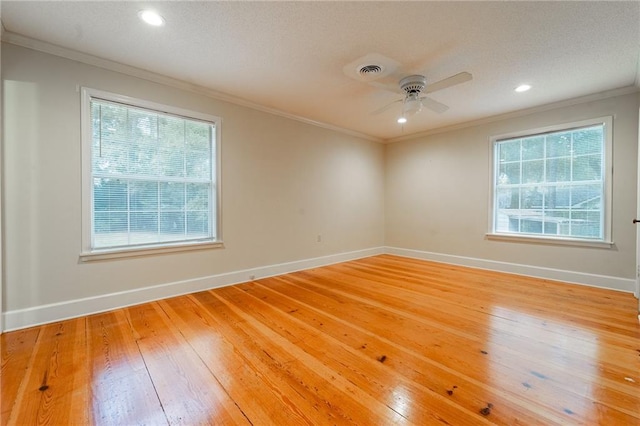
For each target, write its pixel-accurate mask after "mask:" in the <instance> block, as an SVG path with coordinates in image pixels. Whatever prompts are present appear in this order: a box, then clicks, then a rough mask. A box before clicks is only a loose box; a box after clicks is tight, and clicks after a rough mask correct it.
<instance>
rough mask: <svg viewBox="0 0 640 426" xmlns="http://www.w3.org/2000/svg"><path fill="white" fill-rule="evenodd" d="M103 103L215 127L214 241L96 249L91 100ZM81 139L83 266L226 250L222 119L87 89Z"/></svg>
mask: <svg viewBox="0 0 640 426" xmlns="http://www.w3.org/2000/svg"><path fill="white" fill-rule="evenodd" d="M93 98H95V99H99V100H104V101H109V102H116V103H121V104H126V105H129V106H132V107H137V108H143V109H148V110H153V111H157V112H162V113H167V114H171V115H175V116H180V117H184V118H187V119H194V120H201V121H207V122H211V123H214V124H215V126H214V128H215V140H214V143H213V146H212V150H213V153H214V157H215V166H214V167H215V175H214V178H213V188H212V191H213V192H214V194H213V196H212V199H211V202H210V203H209V205H210V208H211V211H210V214H211V215H213V220H211V226H212V227H213V235H214V238H211V239H206V240H198V241H179V242H170V243H157V244H149V245H144V246H131V247H118V248H104V249H102V248H100V249H94V248H93V247H92V226H93V224H92V221H93V190H92V187H93V179H92V175H93V173H92V160H91V154H92V124H91V100H92V99H93ZM80 119H81V138H82V202H81V205H82V250H81V253H80V260H81V261H83V262H88V261H95V260H106V259H114V258H123V257H134V256H148V255H153V254H161V253H171V252H179V251H188V250H202V249H209V248H216V247H223V246H224V244H223V242H222V234H221V230H222V226H221V223H222V221H221V210H222V209H221V204H220V202H221V200H222V196H221V194H222V189H221V186H220V182H221V180H220V177H221V170H220V165H221V161H220V157H221V149H220V145H221V144H220V140H221V139H220V135H221V125H222V119H221V118H220V117H216V116H213V115H209V114H204V113H201V112H196V111H190V110H186V109H183V108H178V107H173V106H169V105H163V104H159V103H156V102H152V101H147V100H142V99H137V98H133V97H130V96H125V95H120V94H116V93H111V92H106V91H103V90H98V89H92V88H88V87H83V88H82V90H81V111H80Z"/></svg>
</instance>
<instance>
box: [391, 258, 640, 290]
mask: <svg viewBox="0 0 640 426" xmlns="http://www.w3.org/2000/svg"><path fill="white" fill-rule="evenodd" d="M385 253H386V254H394V255H397V256H403V257H411V258H414V259H423V260H431V261H434V262H440V263H448V264H452V265H459V266H469V267H472V268H478V269H488V270H491V271H498V272H507V273H510V274H518V275H525V276H529V277H535V278H544V279H548V280H554V281H563V282H569V283H574V284H582V285H586V286H590V287H599V288H606V289H609V290H618V291H624V292H628V293H633V292H634V290H635V286H636V283H635V280H633V279H627V278H618V277H611V276H606V275H596V274H586V273H584V272H575V271H566V270H562V269H552V268H544V267H540V266H530V265H521V264H517V263H508V262H499V261H495V260H486V259H477V258H473V257H464V256H455V255H451V254H442V253H433V252H428V251H420V250H411V249H403V248H398V247H385Z"/></svg>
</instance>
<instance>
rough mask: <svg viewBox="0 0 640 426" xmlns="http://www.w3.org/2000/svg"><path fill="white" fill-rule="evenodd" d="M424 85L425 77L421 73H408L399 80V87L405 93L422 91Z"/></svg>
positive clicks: (425, 82) (425, 83)
mask: <svg viewBox="0 0 640 426" xmlns="http://www.w3.org/2000/svg"><path fill="white" fill-rule="evenodd" d="M426 85H427V79H426V78H425V77H424V76H423V75H410V76H408V77H405V78H403V79H402V80H400V89H402V90H403V91H404V92H405V93H406V94H407V95H411V94H417V93H420V92H422V91H423V90H424V87H425V86H426Z"/></svg>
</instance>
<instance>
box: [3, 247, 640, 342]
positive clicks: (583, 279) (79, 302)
mask: <svg viewBox="0 0 640 426" xmlns="http://www.w3.org/2000/svg"><path fill="white" fill-rule="evenodd" d="M380 254H391V255H395V256H401V257H408V258H413V259H421V260H429V261H432V262H439V263H446V264H451V265H457V266H466V267H471V268H478V269H485V270H490V271H497V272H506V273H510V274H517V275H524V276H529V277H535V278H544V279H549V280H553V281H561V282H568V283H573V284H580V285H586V286H589V287H597V288H603V289H608V290H616V291H622V292H626V293H632V294H633V293H634V291H635V280H634V279H630V278H629V279H627V278H619V277H612V276H606V275H596V274H586V273H583V272H576V271H566V270H561V269H553V268H544V267H539V266H530V265H522V264H517V263H509V262H500V261H495V260H486V259H479V258H473V257H465V256H456V255H451V254H444V253H434V252H428V251H421V250H412V249H404V248H399V247H388V246H384V247H373V248H369V249H363V250H356V251H350V252H345V253H338V254H332V255H328V256H321V257H315V258H311V259H303V260H297V261H293V262H286V263H279V264H275V265H268V266H261V267H257V268H250V269H243V270H239V271H233V272H226V273H223V274H217V275H211V276H208V277H202V278H195V279H191V280H184V281H176V282H171V283H165V284H160V285H155V286H151V287H144V288H139V289H135V290H127V291H121V292H116V293H109V294H103V295H99V296H94V297H86V298H83V299H75V300H69V301H65V302H59V303H51V304H47V305H40V306H34V307H31V308H26V309H16V310H12V311H7V312H4V313H3V314H2V317H3V318H2V323H3V325H4V327H5V328H4V329H3V330H2V331H3V332H5V331H14V330H19V329H22V328H27V327H33V326H37V325H42V324H47V323H52V322H56V321H62V320H66V319H70V318H77V317H81V316H85V315H92V314H97V313H100V312H106V311H110V310H113V309H120V308H125V307H127V306H133V305H138V304H140V303H147V302H152V301H154V300H160V299H166V298H169V297H175V296H180V295H183V294H189V293H194V292H197V291H204V290H210V289H214V288H219V287H226V286H230V285H234V284H240V283H243V282H247V281H251V279H252V278H251V277H254V278H253V279H260V278H267V277H273V276H277V275H283V274H288V273H291V272H296V271H301V270H305V269H311V268H317V267H321V266H327V265H332V264H335V263H341V262H347V261H350V260H356V259H361V258H364V257H370V256H376V255H380Z"/></svg>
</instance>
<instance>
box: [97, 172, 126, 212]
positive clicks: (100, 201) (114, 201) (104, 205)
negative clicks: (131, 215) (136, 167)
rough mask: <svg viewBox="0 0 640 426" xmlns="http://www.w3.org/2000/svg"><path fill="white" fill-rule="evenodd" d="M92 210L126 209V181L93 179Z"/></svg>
mask: <svg viewBox="0 0 640 426" xmlns="http://www.w3.org/2000/svg"><path fill="white" fill-rule="evenodd" d="M93 191H94V193H93V209H94V211H125V212H126V211H127V182H126V181H124V180H121V179H109V178H106V179H102V178H96V179H94V180H93Z"/></svg>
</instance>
